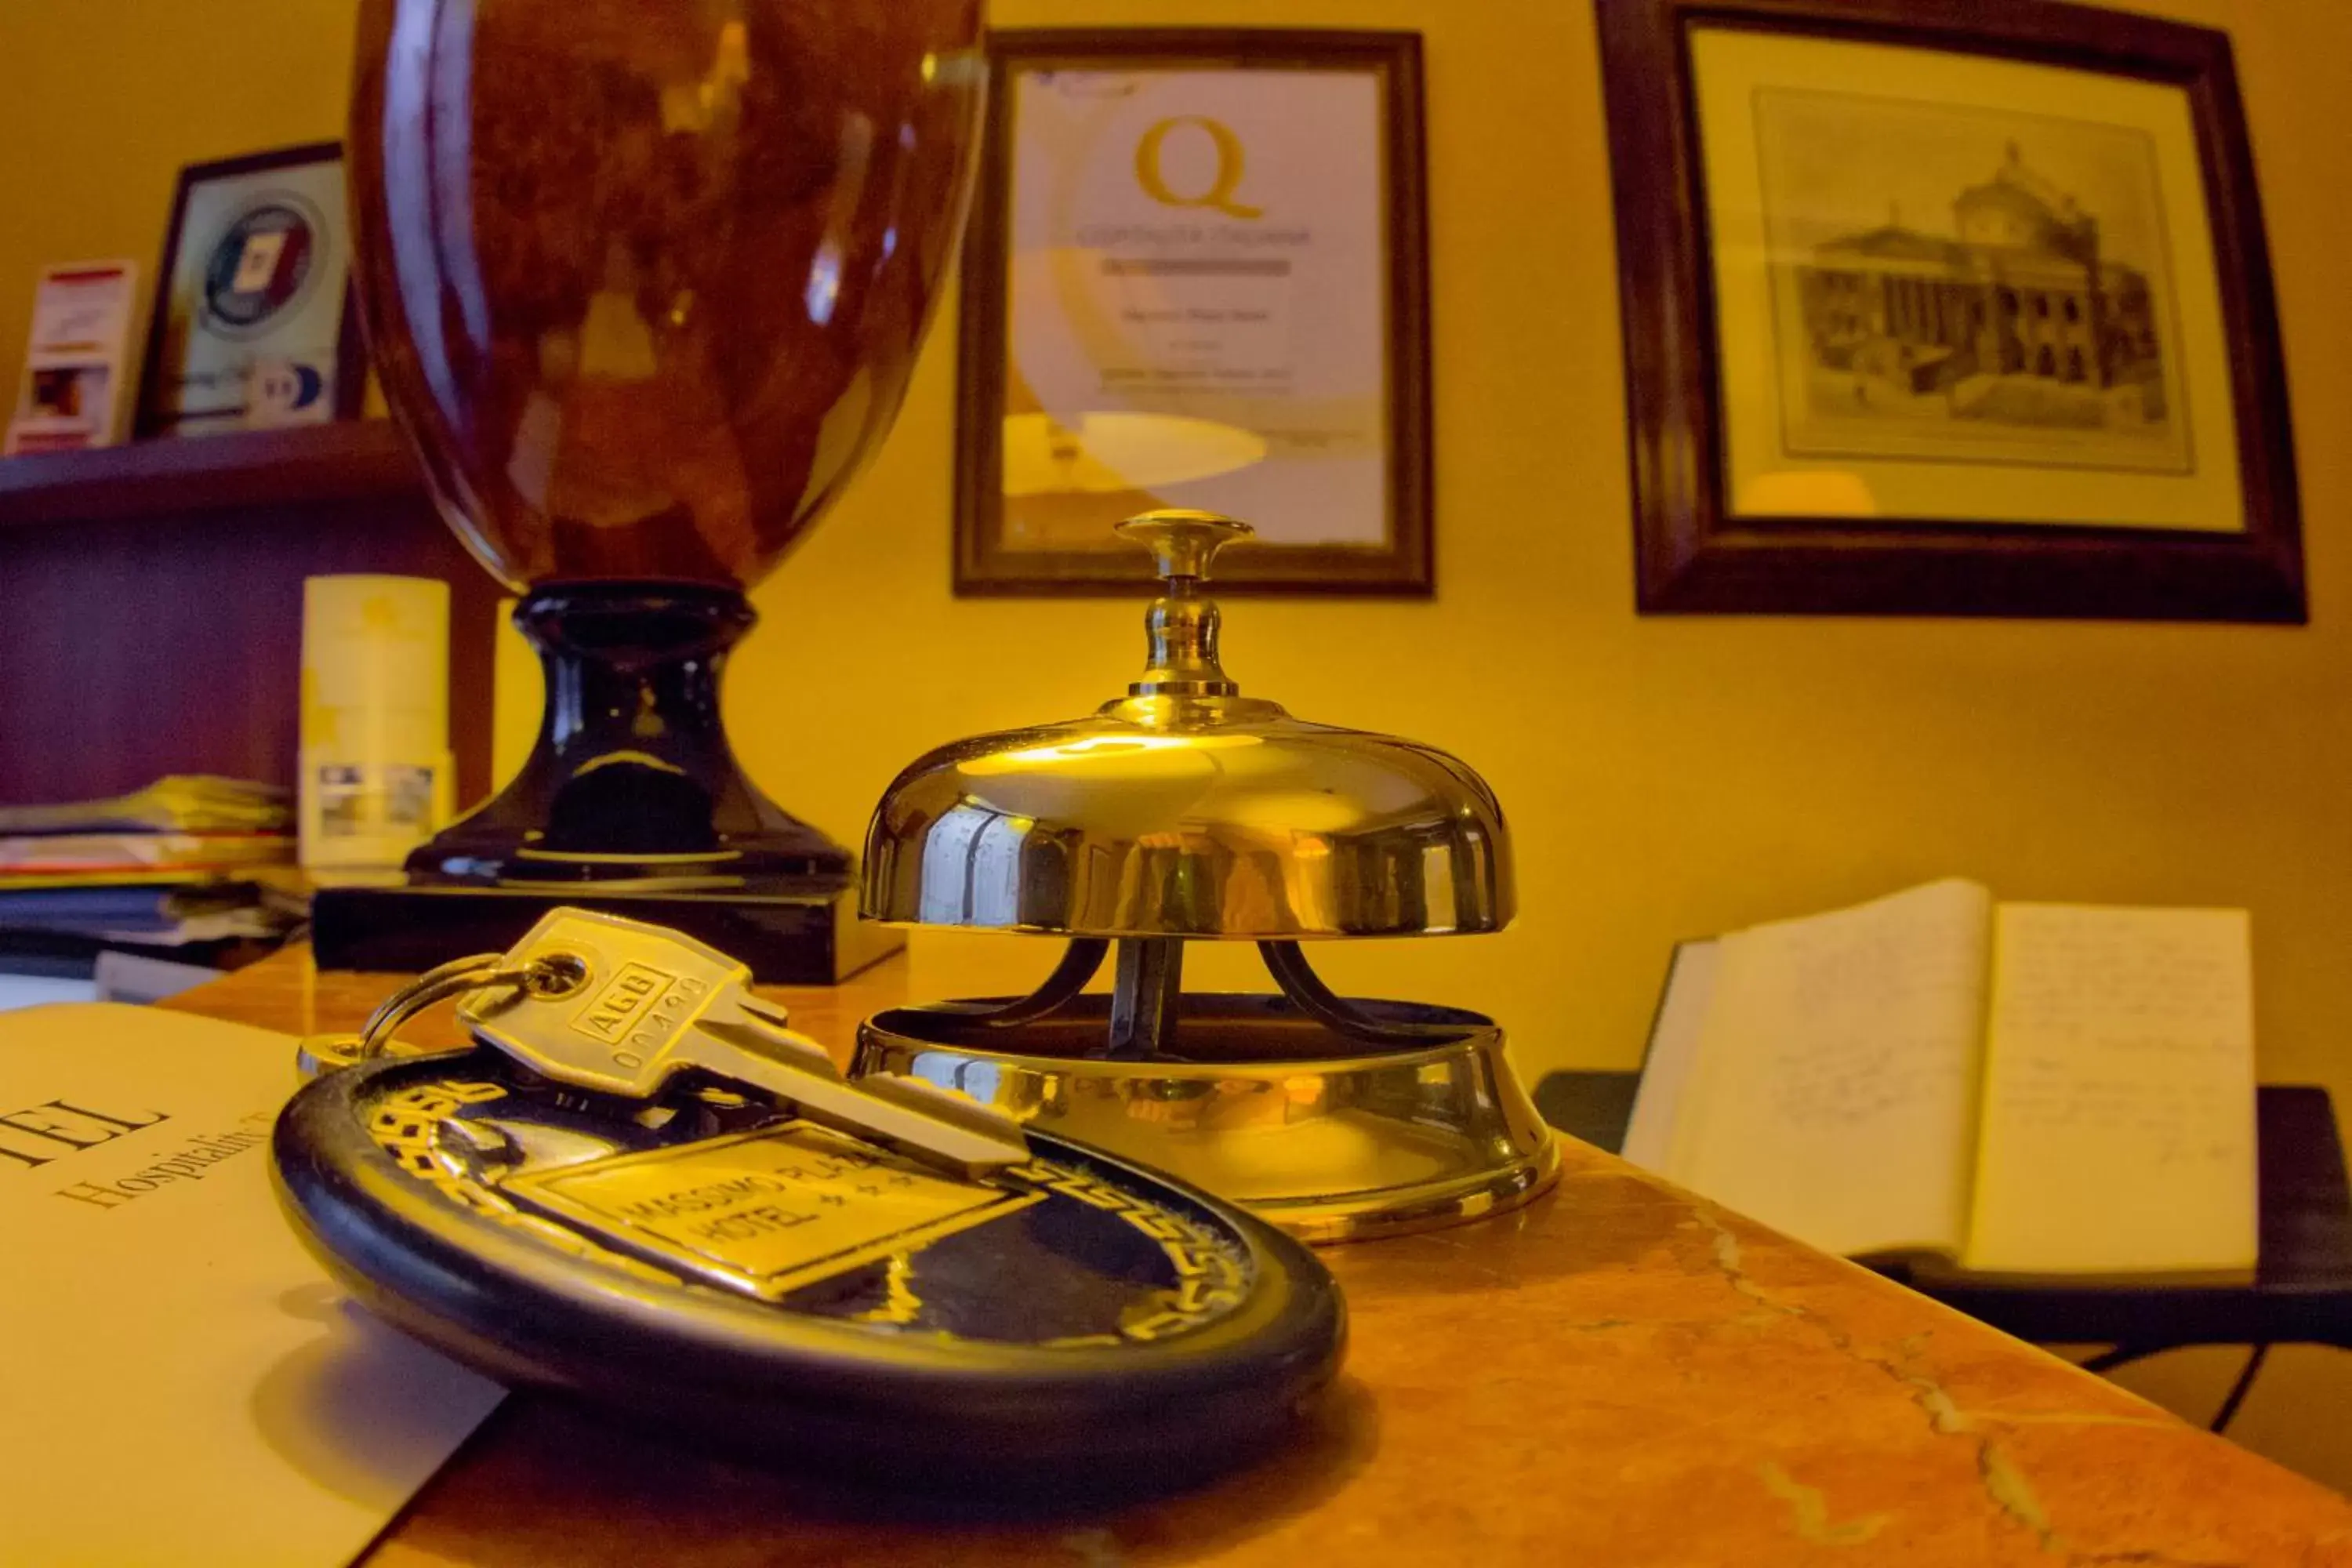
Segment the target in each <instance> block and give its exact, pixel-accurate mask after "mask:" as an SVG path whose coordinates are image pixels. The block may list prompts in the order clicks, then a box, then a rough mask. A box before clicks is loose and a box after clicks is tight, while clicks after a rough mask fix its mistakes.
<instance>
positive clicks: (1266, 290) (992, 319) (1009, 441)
mask: <svg viewBox="0 0 2352 1568" xmlns="http://www.w3.org/2000/svg"><path fill="white" fill-rule="evenodd" d="M990 51H991V56H992V67H993V70H994V91H993V93H992V97H991V100H990V109H989V125H988V136H987V142H986V148H987V150H986V153H985V154H984V156H985V159H986V163H985V166H984V168H983V170H982V181H981V191H980V197H979V204H980V205H979V207H978V210H977V211H976V212H975V213H974V214H973V217H972V223H971V231H970V233H969V236H968V237H967V240H966V249H965V253H964V266H963V296H962V311H963V314H962V336H961V395H960V398H959V403H958V410H957V426H958V428H957V447H958V462H957V480H956V591H957V592H958V593H960V594H999V595H1005V594H1084V593H1116V592H1132V591H1134V590H1135V589H1137V588H1138V587H1140V586H1142V585H1145V584H1149V583H1150V581H1151V568H1150V561H1149V560H1148V559H1147V558H1146V557H1145V556H1144V555H1143V553H1142V552H1139V551H1137V550H1136V549H1134V548H1133V547H1132V546H1130V545H1128V544H1126V543H1124V542H1121V541H1120V540H1119V539H1118V537H1117V536H1116V535H1114V534H1113V533H1112V531H1111V525H1112V524H1113V523H1115V522H1117V521H1119V520H1120V519H1122V518H1125V517H1129V516H1132V515H1133V514H1135V513H1137V512H1142V511H1150V510H1159V509H1162V508H1170V507H1184V508H1197V509H1200V510H1208V511H1217V512H1223V513H1225V514H1226V515H1228V516H1232V517H1236V518H1239V519H1241V520H1242V521H1245V522H1247V523H1249V524H1250V525H1251V526H1253V527H1254V528H1255V529H1256V531H1257V540H1256V542H1255V543H1254V544H1253V545H1252V546H1250V547H1246V548H1240V549H1235V550H1234V551H1231V552H1228V553H1227V554H1226V555H1225V556H1223V558H1221V559H1220V561H1219V562H1218V570H1217V587H1218V591H1219V592H1221V593H1222V592H1225V591H1227V590H1234V589H1240V590H1247V589H1260V590H1266V591H1274V592H1283V593H1352V594H1397V595H1420V594H1427V593H1429V592H1430V591H1431V589H1432V571H1431V541H1430V418H1429V305H1428V298H1429V284H1428V267H1427V237H1426V214H1425V202H1424V196H1423V148H1422V109H1421V40H1420V37H1419V36H1418V35H1416V34H1411V33H1334V32H1295V31H1270V30H1233V29H1222V30H1215V31H1206V30H1199V31H1196V30H1158V29H1153V30H1144V31H1101V30H1087V31H1063V30H1053V31H1014V32H1004V31H999V32H996V33H994V34H992V39H991V44H990Z"/></svg>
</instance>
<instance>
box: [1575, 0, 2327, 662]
mask: <svg viewBox="0 0 2352 1568" xmlns="http://www.w3.org/2000/svg"><path fill="white" fill-rule="evenodd" d="M1595 4H1596V7H1597V16H1598V22H1599V28H1600V42H1601V60H1602V66H1603V76H1604V87H1605V90H1606V98H1607V107H1608V121H1609V142H1610V155H1611V161H1612V165H1613V170H1614V177H1615V182H1616V209H1617V237H1618V259H1619V268H1620V274H1621V279H1622V312H1623V323H1624V332H1625V380H1626V396H1627V405H1628V408H1627V413H1628V438H1629V443H1630V447H1631V452H1630V458H1631V464H1632V471H1633V505H1634V514H1635V532H1636V555H1637V576H1638V591H1637V602H1638V605H1639V607H1640V609H1641V610H1642V611H1643V613H1645V614H1646V613H1657V612H1674V613H1687V612H1697V613H1749V612H1764V613H1780V614H1855V615H1947V616H2075V617H2096V618H2115V619H2179V620H2228V621H2266V622H2289V623H2300V622H2302V621H2304V620H2305V618H2306V610H2305V593H2304V568H2303V546H2302V532H2301V525H2300V520H2299V506H2298V501H2297V498H2296V483H2295V468H2294V439H2293V436H2292V433H2291V431H2290V428H2289V423H2288V409H2287V393H2286V376H2285V371H2284V360H2283V356H2282V353H2281V350H2280V343H2279V329H2278V321H2277V310H2276V305H2275V301H2274V299H2273V290H2272V283H2271V271H2270V258H2269V250H2268V247H2267V245H2266V243H2265V240H2264V237H2263V219H2262V208H2261V202H2260V198H2259V195H2258V194H2257V189H2256V185H2255V179H2254V169H2253V158H2252V151H2251V149H2250V147H2249V145H2248V140H2247V134H2246V123H2245V114H2244V110H2243V107H2242V103H2241V101H2240V99H2239V94H2238V82H2237V74H2236V70H2235V68H2234V66H2233V65H2232V61H2231V48H2230V40H2229V37H2228V35H2226V34H2224V33H2221V32H2216V31H2213V30H2210V29H2208V28H2203V27H2196V26H2183V25H2180V24H2177V23H2172V22H2167V21H2160V20H2157V19H2155V18H2151V17H2147V16H2138V15H2134V14H2130V13H2126V12H2120V11H2108V10H2099V9H2093V8H2090V7H2086V6H2081V5H2063V4H2056V3H2054V0H1595ZM1695 25H1701V26H1707V27H1711V28H1714V27H1720V28H1729V29H1741V30H1749V31H1759V32H1768V33H1772V34H1777V35H1782V36H1789V35H1795V36H1800V37H1816V38H1822V39H1827V40H1838V41H1854V42H1864V43H1878V44H1894V45H1899V46H1904V47H1913V48H1925V49H1933V50H1939V51H1950V52H1956V53H1962V54H1971V55H1978V56H1990V57H1993V58H2000V59H2006V60H2019V61H2026V62H2031V63H2034V64H2039V65H2045V66H2058V67H2063V68H2072V69H2076V70H2082V71H2088V72H2095V73H2100V74H2104V75H2112V76H2120V77H2127V78H2134V79H2141V80H2146V81H2151V82H2156V83H2159V84H2163V85H2167V86H2171V87H2175V88H2179V89H2182V90H2183V91H2184V92H2185V93H2186V95H2187V97H2188V100H2189V111H2190V117H2191V120H2192V121H2193V125H2194V129H2195V132H2196V139H2197V154H2198V161H2199V164H2200V170H2201V173H2202V174H2203V179H2204V184H2205V198H2206V203H2207V206H2208V210H2209V214H2210V222H2211V238H2212V246H2213V252H2214V260H2215V264H2216V269H2217V274H2218V279H2219V282H2220V292H2221V313H2222V327H2223V331H2224V336H2225V340H2226V349H2227V354H2228V359H2229V376H2230V383H2231V402H2232V404H2233V406H2234V412H2235V416H2236V425H2237V437H2238V462H2239V468H2240V473H2241V479H2242V491H2243V498H2244V517H2245V530H2244V531H2243V532H2242V533H2230V534H2223V533H2190V532H2185V531H2179V530H2174V529H2156V528H2116V527H2091V526H2071V525H2069V526H2059V525H2052V524H2042V523H2028V524H2017V523H1992V522H1983V521H1976V522H1971V521H1968V520H1966V519H1958V520H1950V521H1947V520H1934V521H1930V520H1925V519H1922V520H1918V521H1904V520H1893V521H1883V520H1864V521H1853V520H1846V519H1831V518H1821V519H1806V518H1771V519H1761V518H1759V519H1746V518H1739V517H1735V516H1733V515H1731V513H1730V510H1729V508H1728V503H1727V495H1726V488H1727V481H1726V478H1725V462H1724V458H1725V450H1726V448H1725V439H1726V431H1725V425H1724V410H1723V407H1722V404H1721V395H1722V394H1721V392H1720V388H1721V386H1722V382H1721V380H1720V375H1719V372H1720V366H1719V364H1718V359H1717V337H1716V331H1717V315H1716V309H1715V301H1714V265H1713V258H1712V255H1711V250H1710V246H1711V240H1710V234H1709V212H1710V209H1709V206H1708V205H1707V193H1706V188H1705V184H1706V182H1705V171H1704V162H1703V156H1702V150H1701V144H1700V140H1699V124H1698V110H1697V101H1696V82H1695V79H1694V75H1693V71H1692V65H1691V47H1690V36H1691V29H1692V27H1693V26H1695Z"/></svg>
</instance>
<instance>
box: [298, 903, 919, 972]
mask: <svg viewBox="0 0 2352 1568" xmlns="http://www.w3.org/2000/svg"><path fill="white" fill-rule="evenodd" d="M559 908H562V909H576V910H598V911H600V912H602V913H605V914H614V915H625V916H626V917H627V918H629V919H630V920H636V921H651V922H652V923H653V924H656V925H663V926H668V927H670V928H671V929H672V930H675V931H683V932H685V933H686V934H687V935H688V936H690V937H693V938H695V939H696V940H697V941H698V942H709V944H710V945H711V946H713V947H715V948H717V949H719V952H724V953H727V954H729V955H730V956H732V957H735V958H738V959H740V960H741V961H742V962H743V963H747V964H749V965H750V966H751V977H752V978H753V979H754V980H757V981H759V982H761V984H768V985H837V984H840V983H841V982H843V981H845V980H846V979H848V978H849V977H850V976H851V975H853V974H855V973H857V972H858V971H859V970H861V969H864V968H866V966H867V965H869V964H872V963H877V961H879V960H881V959H884V958H887V957H888V956H889V955H890V954H891V953H893V952H898V950H899V949H900V948H902V947H904V946H905V945H906V936H905V933H904V932H901V931H893V930H891V929H890V928H889V927H887V926H879V925H876V924H875V923H874V922H873V921H861V920H859V919H858V918H857V891H856V889H854V888H848V887H840V886H834V885H828V884H825V883H822V882H819V883H815V884H801V885H793V884H781V885H774V886H769V887H762V888H759V889H750V890H744V891H730V892H726V893H693V892H636V893H607V892H600V891H598V890H597V889H596V884H594V883H593V882H583V883H578V884H575V885H573V886H572V887H566V888H560V889H520V888H499V887H481V888H472V887H464V886H439V887H436V886H425V885H418V886H410V887H394V888H372V887H370V888H322V889H320V890H319V892H318V893H317V894H316V896H315V897H314V898H313V899H312V900H311V905H310V930H311V936H310V942H311V947H312V950H313V952H314V953H315V955H316V957H317V960H318V964H319V967H320V968H321V969H377V970H410V971H415V970H425V969H430V968H432V967H434V966H435V965H436V964H441V963H447V962H449V960H451V959H453V958H463V957H465V956H467V954H469V953H477V952H505V951H506V950H507V949H509V948H510V947H512V946H513V945H514V944H515V943H516V942H519V941H520V940H521V938H522V935H523V933H524V932H525V931H529V930H530V928H531V927H532V926H534V925H536V924H538V923H539V921H540V918H541V916H543V915H545V914H546V913H547V912H548V911H549V910H553V909H559Z"/></svg>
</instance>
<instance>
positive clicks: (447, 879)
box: [313, 582, 902, 984]
mask: <svg viewBox="0 0 2352 1568" xmlns="http://www.w3.org/2000/svg"><path fill="white" fill-rule="evenodd" d="M756 618H757V617H756V616H754V614H753V612H752V610H751V605H750V604H749V603H747V602H746V601H745V599H744V596H743V595H742V594H741V592H740V591H739V590H737V589H733V588H726V587H719V586H714V585H709V584H674V583H625V582H589V583H560V582H558V583H546V584H540V585H539V586H538V587H536V588H534V589H533V590H532V591H531V593H530V596H529V597H527V598H526V599H524V600H523V602H522V605H521V606H520V608H519V609H518V610H517V611H516V612H515V621H516V624H517V625H518V626H520V627H521V628H522V630H523V632H524V634H525V635H526V636H527V637H530V640H531V641H532V643H533V644H535V645H536V646H537V647H538V648H539V651H540V658H541V661H542V662H543V663H544V665H545V667H546V674H547V693H548V699H547V708H546V713H545V717H544V718H543V719H542V720H541V725H540V732H539V743H538V745H537V746H536V747H535V748H534V749H533V751H532V752H531V754H530V757H529V758H528V759H527V760H526V761H525V763H524V764H523V766H522V769H521V771H520V772H519V773H517V774H516V775H515V777H514V779H513V781H512V782H511V783H509V784H508V785H507V787H506V788H505V789H503V790H502V791H500V792H499V794H498V795H496V796H494V797H493V798H492V799H490V800H489V801H488V803H486V804H485V805H482V806H480V807H479V808H478V809H476V810H475V811H473V812H471V813H469V814H468V815H467V816H465V817H463V818H461V819H460V820H459V821H457V822H456V823H455V824H453V825H451V826H449V827H448V828H446V829H445V830H444V831H443V832H442V833H441V834H440V835H439V836H437V837H435V838H433V839H432V840H431V841H429V842H428V843H426V844H425V845H424V846H422V847H420V848H418V849H417V850H416V851H415V853H414V854H412V855H411V856H410V857H409V859H408V865H407V872H408V883H407V885H406V886H405V887H400V888H341V889H324V890H322V891H321V892H320V894H319V896H318V899H317V900H316V903H315V905H314V910H313V917H314V924H313V931H314V939H315V942H316V944H317V948H318V955H319V962H320V963H321V964H322V965H324V966H326V967H329V968H337V969H403V970H405V969H425V968H430V967H432V966H433V965H435V964H437V963H445V962H446V961H447V960H449V959H452V958H457V957H461V956H463V955H465V954H467V953H474V952H491V951H502V950H504V949H505V948H507V947H509V946H511V945H512V944H513V943H514V942H516V941H517V940H518V939H519V938H520V936H521V935H522V933H523V932H524V931H528V930H529V929H530V927H531V926H532V925H533V924H534V923H536V922H537V921H538V920H539V918H540V916H541V915H542V914H544V913H545V912H546V911H547V910H550V909H551V908H554V907H555V906H557V905H559V904H570V905H573V906H575V907H579V906H584V907H587V908H592V909H602V910H610V911H611V912H613V913H614V914H621V915H627V916H630V917H632V918H634V919H637V920H647V921H657V922H659V923H661V924H663V925H667V926H673V927H676V928H677V929H678V930H681V931H686V932H688V934H690V935H693V936H696V937H698V938H700V939H701V940H703V941H705V942H709V943H711V944H712V945H713V946H716V947H719V948H720V949H722V950H723V951H726V952H733V953H737V954H739V955H740V956H741V957H742V958H743V959H744V961H745V962H747V963H750V964H751V967H752V971H753V973H755V974H756V975H757V976H758V977H759V978H760V979H761V980H764V981H770V982H775V983H782V984H832V983H834V982H835V981H838V980H841V979H843V978H845V977H846V976H847V975H848V974H850V973H854V972H855V971H856V970H858V969H861V968H863V967H865V966H866V964H868V963H873V962H874V961H875V960H876V959H878V958H880V957H882V956H884V955H885V954H886V953H888V952H892V951H894V950H895V949H897V948H898V946H899V945H900V944H901V941H902V939H901V938H899V937H898V935H897V934H896V933H894V932H889V931H885V930H883V929H881V928H879V927H875V926H870V925H868V926H861V925H860V924H859V923H858V921H857V920H856V895H855V892H854V891H853V889H852V885H851V884H852V876H853V872H852V864H851V859H850V856H849V853H848V851H846V850H845V849H844V848H842V847H840V846H839V845H837V844H835V843H834V842H833V841H832V840H831V839H829V838H827V837H825V836H824V834H823V833H820V832H819V831H817V830H816V829H815V828H814V827H811V826H808V825H807V824H806V823H804V822H801V821H799V820H797V819H796V818H794V817H793V816H790V815H788V814H787V813H785V812H784V811H783V810H782V808H781V807H779V806H777V805H776V804H775V803H774V802H772V801H771V800H769V799H768V798H767V797H766V796H765V795H762V794H761V792H760V790H759V788H758V786H757V785H755V784H752V783H751V780H750V779H748V778H747V777H745V776H744V773H743V771H742V769H741V767H740V765H738V763H736V761H735V756H734V752H732V750H731V749H730V747H729V745H728V743H727V736H726V732H725V731H724V730H723V729H722V728H721V727H720V724H719V676H720V672H721V670H722V668H723V667H724V665H725V663H726V658H727V653H728V650H729V649H730V647H733V645H734V644H735V642H736V641H737V640H738V639H739V638H740V637H742V636H743V634H744V633H745V632H746V631H748V630H750V629H751V625H752V622H753V621H754V620H755V619H756Z"/></svg>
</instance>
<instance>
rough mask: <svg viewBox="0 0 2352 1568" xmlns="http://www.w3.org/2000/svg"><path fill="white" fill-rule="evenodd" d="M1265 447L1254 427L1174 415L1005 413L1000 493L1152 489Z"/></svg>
mask: <svg viewBox="0 0 2352 1568" xmlns="http://www.w3.org/2000/svg"><path fill="white" fill-rule="evenodd" d="M1265 449H1266V448H1265V437H1263V436H1260V435H1257V434H1256V433H1255V432H1254V431H1249V430H1244V429H1241V428H1239V427H1238V426H1232V425H1220V424H1217V423H1216V422H1214V421H1213V420H1208V419H1190V418H1186V417H1184V416H1181V415H1176V414H1125V413H1103V414H1079V415H1073V416H1063V417H1059V418H1057V417H1055V416H1053V415H1051V414H1013V415H1009V416H1006V418H1005V421H1004V493H1005V494H1006V495H1008V496H1049V495H1109V494H1115V493H1117V492H1118V491H1122V490H1149V489H1157V488H1158V487H1160V486H1161V485H1173V484H1181V483H1184V482H1185V481H1187V480H1191V479H1214V478H1215V477H1216V476H1217V475H1219V474H1230V473H1233V472H1234V471H1235V470H1236V469H1240V468H1248V467H1249V466H1250V465H1251V464H1253V463H1257V462H1262V461H1264V460H1265Z"/></svg>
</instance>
